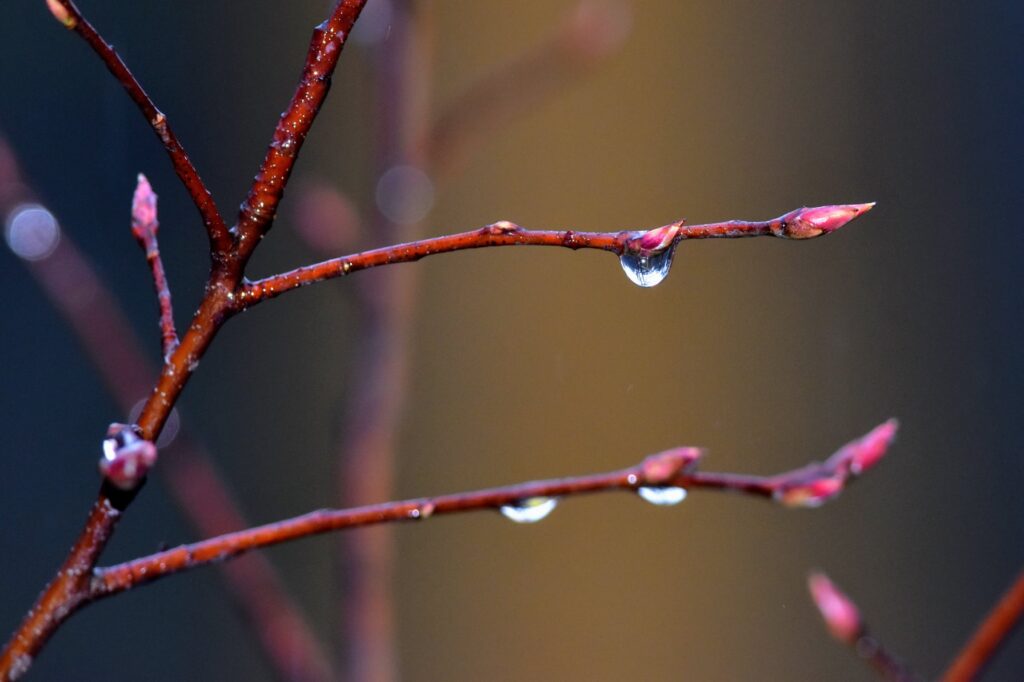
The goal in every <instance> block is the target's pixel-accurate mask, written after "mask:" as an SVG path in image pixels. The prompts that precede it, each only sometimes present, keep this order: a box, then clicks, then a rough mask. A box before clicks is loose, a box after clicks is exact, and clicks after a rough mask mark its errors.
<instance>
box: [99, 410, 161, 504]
mask: <svg viewBox="0 0 1024 682" xmlns="http://www.w3.org/2000/svg"><path fill="white" fill-rule="evenodd" d="M154 464H156V446H155V445H153V444H152V443H151V442H149V441H148V440H143V439H142V438H140V437H139V435H138V434H137V433H135V431H134V430H133V428H132V427H131V426H128V425H127V424H111V425H110V428H109V429H107V438H106V440H104V441H103V457H101V458H100V462H99V467H100V473H101V474H103V477H104V478H106V479H107V480H108V481H110V482H111V483H113V484H114V485H115V486H117V487H118V488H120V489H122V490H132V489H133V488H135V487H137V486H138V485H139V483H141V482H142V479H144V478H145V477H146V474H147V473H148V472H149V470H150V469H151V468H152V467H153V465H154Z"/></svg>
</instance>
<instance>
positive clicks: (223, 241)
mask: <svg viewBox="0 0 1024 682" xmlns="http://www.w3.org/2000/svg"><path fill="white" fill-rule="evenodd" d="M47 4H48V5H49V7H50V11H51V12H53V15H54V16H55V17H56V18H57V20H58V21H60V22H61V23H62V24H64V26H66V27H67V28H68V29H70V30H72V31H74V32H75V33H77V34H78V35H79V36H81V37H82V39H83V40H85V42H86V43H87V44H88V45H89V47H91V48H92V49H93V51H94V52H95V53H96V54H97V55H98V56H99V58H100V60H102V61H103V64H104V65H105V66H106V67H107V69H108V70H109V71H110V73H112V74H113V75H114V78H116V79H117V82H118V83H120V84H121V85H122V87H124V89H125V91H126V92H127V93H128V96H129V97H130V98H131V99H132V101H133V102H135V105H136V106H137V107H138V108H139V111H141V112H142V115H143V116H145V117H146V121H148V122H149V125H150V127H151V128H153V132H154V133H156V136H157V137H158V138H159V139H160V142H161V143H162V144H163V146H164V149H165V150H166V151H167V155H168V156H169V157H170V159H171V165H172V166H174V172H175V173H177V175H178V178H179V179H180V180H181V183H182V184H183V185H184V186H185V190H186V191H187V192H188V193H189V196H191V197H192V202H193V203H194V204H195V205H196V208H197V209H199V215H200V216H201V217H202V220H203V225H204V226H205V227H206V233H207V235H208V237H209V239H210V253H211V256H212V257H214V258H215V259H220V258H223V257H225V256H226V255H227V253H228V251H229V250H230V248H231V243H232V238H231V233H230V232H229V231H228V227H227V225H226V224H225V223H224V218H222V217H221V214H220V212H219V211H218V210H217V205H216V204H215V203H214V201H213V196H212V195H211V194H210V190H209V189H207V187H206V185H205V184H204V183H203V180H202V178H200V177H199V172H198V171H197V170H196V168H195V166H193V165H192V161H191V160H190V159H189V157H188V154H187V153H186V152H185V149H184V147H182V146H181V143H180V142H179V141H178V137H177V136H176V135H175V134H174V131H173V130H172V129H171V124H170V123H169V122H168V121H167V117H166V116H165V115H164V114H163V113H162V112H161V111H160V110H159V109H157V108H156V105H155V104H153V100H151V99H150V98H149V95H148V94H146V91H145V90H144V89H143V87H142V85H141V84H140V83H139V81H138V80H136V78H135V76H134V75H133V74H132V72H131V71H130V70H129V69H128V66H127V65H126V64H125V63H124V61H123V60H122V59H121V57H120V55H118V54H117V51H116V50H114V47H113V45H111V44H110V43H108V42H107V41H106V40H105V39H104V38H103V36H101V35H100V34H99V32H98V31H97V30H96V29H95V28H94V27H93V25H92V24H90V23H89V21H88V20H87V19H86V18H85V17H84V16H82V13H81V12H80V11H79V9H78V7H77V6H76V5H75V3H74V2H72V0H47Z"/></svg>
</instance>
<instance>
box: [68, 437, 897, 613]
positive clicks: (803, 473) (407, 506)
mask: <svg viewBox="0 0 1024 682" xmlns="http://www.w3.org/2000/svg"><path fill="white" fill-rule="evenodd" d="M895 432H896V423H895V422H894V421H889V422H886V423H884V424H881V425H880V426H878V427H876V428H875V429H874V430H872V431H871V432H869V433H868V434H866V435H865V436H863V437H861V438H859V439H857V440H855V441H853V442H851V443H848V444H847V445H845V446H843V447H842V448H840V449H839V450H838V451H837V452H836V453H835V454H833V455H832V456H831V457H829V458H828V459H827V460H825V462H822V463H813V464H809V465H807V466H805V467H801V468H799V469H793V470H791V471H786V472H784V473H780V474H776V475H774V476H750V475H744V474H730V473H705V472H700V471H697V470H696V465H697V462H698V460H699V459H700V457H701V455H702V451H701V450H700V449H699V448H692V447H681V448H675V449H672V450H666V451H665V452H662V453H658V454H656V455H651V456H650V457H647V458H646V459H644V460H643V461H642V462H640V463H639V464H637V465H635V466H632V467H629V468H627V469H620V470H618V471H611V472H607V473H601V474H591V475H586V476H574V477H569V478H558V479H548V480H542V481H532V482H529V483H519V484H515V485H511V486H506V487H501V488H489V489H485V490H476V491H472V492H465V493H456V494H452V495H440V496H437V497H425V498H417V499H411V500H402V501H399V502H388V503H385V504H378V505H369V506H364V507H357V508H355V509H337V510H335V509H324V510H320V511H315V512H311V513H309V514H305V515H303V516H298V517H295V518H292V519H287V520H284V521H278V522H276V523H270V524H266V525H263V526H257V527H255V528H250V529H247V530H243V531H239V532H236V533H229V534H227V535H222V536H220V537H216V538H210V539H208V540H203V541H201V542H197V543H194V544H190V545H182V546H180V547H176V548H174V549H170V550H167V551H165V552H158V553H156V554H153V555H151V556H148V557H143V558H140V559H136V560H134V561H129V562H126V563H123V564H118V565H116V566H110V567H107V568H100V569H96V571H95V572H94V574H93V578H92V581H91V585H90V590H89V597H88V599H90V600H93V599H99V598H101V597H107V596H110V595H112V594H116V593H118V592H123V591H125V590H128V589H131V588H133V587H136V586H138V585H142V584H145V583H149V582H152V581H154V580H157V579H159V578H162V577H164V576H167V575H172V574H174V573H179V572H182V571H186V570H189V569H193V568H196V567H198V566H203V565H206V564H210V563H214V562H218V561H224V560H226V559H230V558H232V557H235V556H238V555H240V554H242V553H244V552H248V551H250V550H253V549H257V548H261V547H269V546H272V545H276V544H280V543H282V542H288V541H290V540H296V539H299V538H304V537H308V536H311V535H317V534H320V533H326V532H329V531H336V530H343V529H350V528H358V527H363V526H370V525H377V524H383V523H393V522H396V521H422V520H425V519H427V518H430V517H433V516H441V515H444V514H457V513H464V512H470V511H480V510H487V509H490V510H494V509H502V510H503V511H504V512H505V513H506V515H507V516H509V518H512V519H513V520H519V521H523V520H525V521H536V520H540V518H543V516H546V512H548V511H550V510H551V509H552V508H553V507H554V501H555V500H557V499H558V498H567V497H571V496H574V495H583V494H593V493H602V492H611V491H629V492H637V493H640V495H641V496H642V497H644V498H645V499H647V500H648V501H651V502H652V503H654V504H666V503H668V504H672V503H675V502H678V501H681V500H682V498H683V497H685V494H686V493H685V492H679V490H680V489H681V490H682V491H686V490H699V489H707V490H720V491H728V492H736V493H744V494H747V495H753V496H756V497H764V498H769V499H773V500H775V501H777V502H779V503H781V504H784V505H786V506H790V507H817V506H820V505H821V504H823V503H825V502H826V501H828V500H831V499H834V498H835V497H836V496H837V495H839V493H840V492H841V491H842V490H843V489H844V488H845V487H846V485H847V484H849V483H850V482H851V481H852V480H854V478H856V477H857V476H859V475H860V474H862V473H863V472H864V471H866V470H867V469H869V468H871V467H873V466H874V465H875V464H877V463H878V461H879V460H880V459H881V458H882V457H883V456H884V455H885V453H886V451H887V449H888V447H889V445H890V444H891V443H892V440H893V438H894V436H895ZM670 489H671V492H668V491H669V490H670ZM673 493H674V494H673ZM503 508H505V509H503ZM531 509H534V510H537V509H544V510H545V512H544V513H538V514H537V515H534V514H531V513H530V510H531ZM517 512H518V513H517ZM519 514H525V518H524V517H522V516H519Z"/></svg>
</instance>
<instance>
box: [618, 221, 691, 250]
mask: <svg viewBox="0 0 1024 682" xmlns="http://www.w3.org/2000/svg"><path fill="white" fill-rule="evenodd" d="M682 229H683V221H682V220H680V221H679V222H677V223H672V224H671V225H663V226H662V227H656V228H654V229H653V230H647V231H646V232H641V233H640V234H639V235H637V236H636V237H633V238H632V239H630V240H629V242H627V248H628V249H629V250H631V251H639V252H640V253H643V254H645V255H652V254H655V253H659V252H661V251H664V250H665V249H667V248H669V247H670V246H672V243H673V242H674V241H675V240H676V237H678V236H679V231H680V230H682Z"/></svg>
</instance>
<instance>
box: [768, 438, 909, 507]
mask: <svg viewBox="0 0 1024 682" xmlns="http://www.w3.org/2000/svg"><path fill="white" fill-rule="evenodd" d="M898 426H899V424H898V423H897V421H896V420H895V419H890V420H889V421H887V422H885V423H883V424H881V425H879V426H876V427H875V428H874V429H872V430H871V431H870V432H869V433H868V434H867V435H865V436H862V437H860V438H858V439H857V440H855V441H851V442H850V443H847V444H846V445H844V446H843V447H841V448H840V449H839V450H838V451H836V453H835V454H834V455H832V456H831V457H829V458H828V459H827V460H825V462H824V463H821V464H812V465H811V466H809V467H807V468H805V469H802V470H801V471H800V472H799V474H798V475H787V476H786V477H784V478H781V479H779V480H778V481H776V482H774V486H775V489H774V493H773V496H774V498H775V499H776V500H777V501H778V502H780V503H782V504H784V505H785V506H787V507H820V506H821V505H823V504H825V503H826V502H828V501H829V500H831V499H833V498H835V497H838V496H839V493H841V492H843V489H844V488H845V487H846V484H847V483H849V481H850V480H851V479H853V478H856V477H857V476H860V475H861V474H863V473H864V472H865V471H867V470H868V469H870V468H871V467H873V466H875V465H876V464H878V462H879V461H881V459H882V457H884V456H885V453H886V451H887V450H888V449H889V446H890V445H891V444H892V442H893V440H894V439H895V437H896V429H897V428H898Z"/></svg>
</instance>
